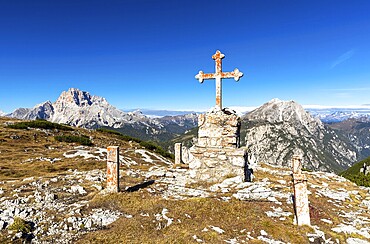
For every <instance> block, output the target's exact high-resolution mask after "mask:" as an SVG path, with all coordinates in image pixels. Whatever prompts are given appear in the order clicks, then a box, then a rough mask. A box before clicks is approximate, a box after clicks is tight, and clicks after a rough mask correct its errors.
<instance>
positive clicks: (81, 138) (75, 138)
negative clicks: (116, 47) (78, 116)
mask: <svg viewBox="0 0 370 244" xmlns="http://www.w3.org/2000/svg"><path fill="white" fill-rule="evenodd" d="M54 139H55V140H57V141H60V142H68V143H72V142H76V143H79V144H81V145H84V146H92V145H93V143H92V142H91V140H90V139H89V138H88V137H87V136H72V135H66V136H54Z"/></svg>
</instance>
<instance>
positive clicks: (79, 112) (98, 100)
mask: <svg viewBox="0 0 370 244" xmlns="http://www.w3.org/2000/svg"><path fill="white" fill-rule="evenodd" d="M7 116H9V117H12V118H18V119H28V120H34V119H45V120H48V121H51V122H56V123H63V124H68V125H71V126H77V127H83V128H89V129H96V128H99V127H105V128H113V129H116V130H118V131H120V132H122V133H124V134H127V135H130V136H134V137H139V138H141V139H144V140H157V141H164V140H168V139H170V138H172V137H174V136H176V135H177V134H182V133H184V132H185V131H187V130H189V129H191V128H194V127H196V126H197V115H196V114H186V115H182V116H164V117H161V118H149V117H147V116H145V115H144V114H143V113H142V112H140V111H134V112H128V113H126V112H123V111H121V110H119V109H117V108H115V107H114V106H112V105H110V104H109V103H108V102H107V100H106V99H105V98H103V97H99V96H92V95H90V94H89V93H88V92H85V91H80V90H79V89H75V88H70V89H69V90H68V91H64V92H62V94H61V95H60V96H59V98H58V99H57V100H56V101H55V102H54V103H52V102H50V101H46V102H43V103H40V104H38V105H36V106H35V107H33V108H19V109H16V110H15V111H14V112H13V113H11V114H8V115H7Z"/></svg>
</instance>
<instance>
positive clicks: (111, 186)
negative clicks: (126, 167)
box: [107, 146, 119, 192]
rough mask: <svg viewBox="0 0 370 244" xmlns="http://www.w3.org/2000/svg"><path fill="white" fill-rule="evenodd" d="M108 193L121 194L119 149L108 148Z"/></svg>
mask: <svg viewBox="0 0 370 244" xmlns="http://www.w3.org/2000/svg"><path fill="white" fill-rule="evenodd" d="M107 191H109V192H119V147H117V146H110V147H108V148H107Z"/></svg>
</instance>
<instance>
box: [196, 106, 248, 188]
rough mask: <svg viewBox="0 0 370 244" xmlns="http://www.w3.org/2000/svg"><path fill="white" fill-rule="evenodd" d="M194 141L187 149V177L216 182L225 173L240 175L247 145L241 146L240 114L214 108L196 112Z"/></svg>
mask: <svg viewBox="0 0 370 244" xmlns="http://www.w3.org/2000/svg"><path fill="white" fill-rule="evenodd" d="M198 124H199V131H198V140H197V143H196V144H195V145H194V146H193V147H191V148H190V149H189V152H190V154H191V156H192V157H191V160H190V161H189V169H190V176H191V177H192V178H193V179H195V180H202V181H208V182H217V181H220V180H222V179H223V178H225V176H230V177H231V176H234V175H235V176H236V175H243V174H244V169H245V166H246V162H247V150H246V148H239V146H240V117H239V116H238V115H236V113H235V112H234V111H232V110H228V109H223V110H220V109H219V108H217V107H215V108H213V109H211V110H210V111H208V112H207V113H206V114H201V115H199V121H198Z"/></svg>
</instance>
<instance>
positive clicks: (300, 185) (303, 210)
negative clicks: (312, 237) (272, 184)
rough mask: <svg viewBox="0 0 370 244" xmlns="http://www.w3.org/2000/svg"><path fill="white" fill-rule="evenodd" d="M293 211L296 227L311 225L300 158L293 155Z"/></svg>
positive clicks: (304, 176)
mask: <svg viewBox="0 0 370 244" xmlns="http://www.w3.org/2000/svg"><path fill="white" fill-rule="evenodd" d="M292 168H293V188H294V208H295V209H294V210H295V220H296V224H297V225H311V221H310V209H309V206H308V195H307V178H306V175H305V174H302V170H301V168H302V157H301V156H298V155H294V156H293V158H292Z"/></svg>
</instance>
